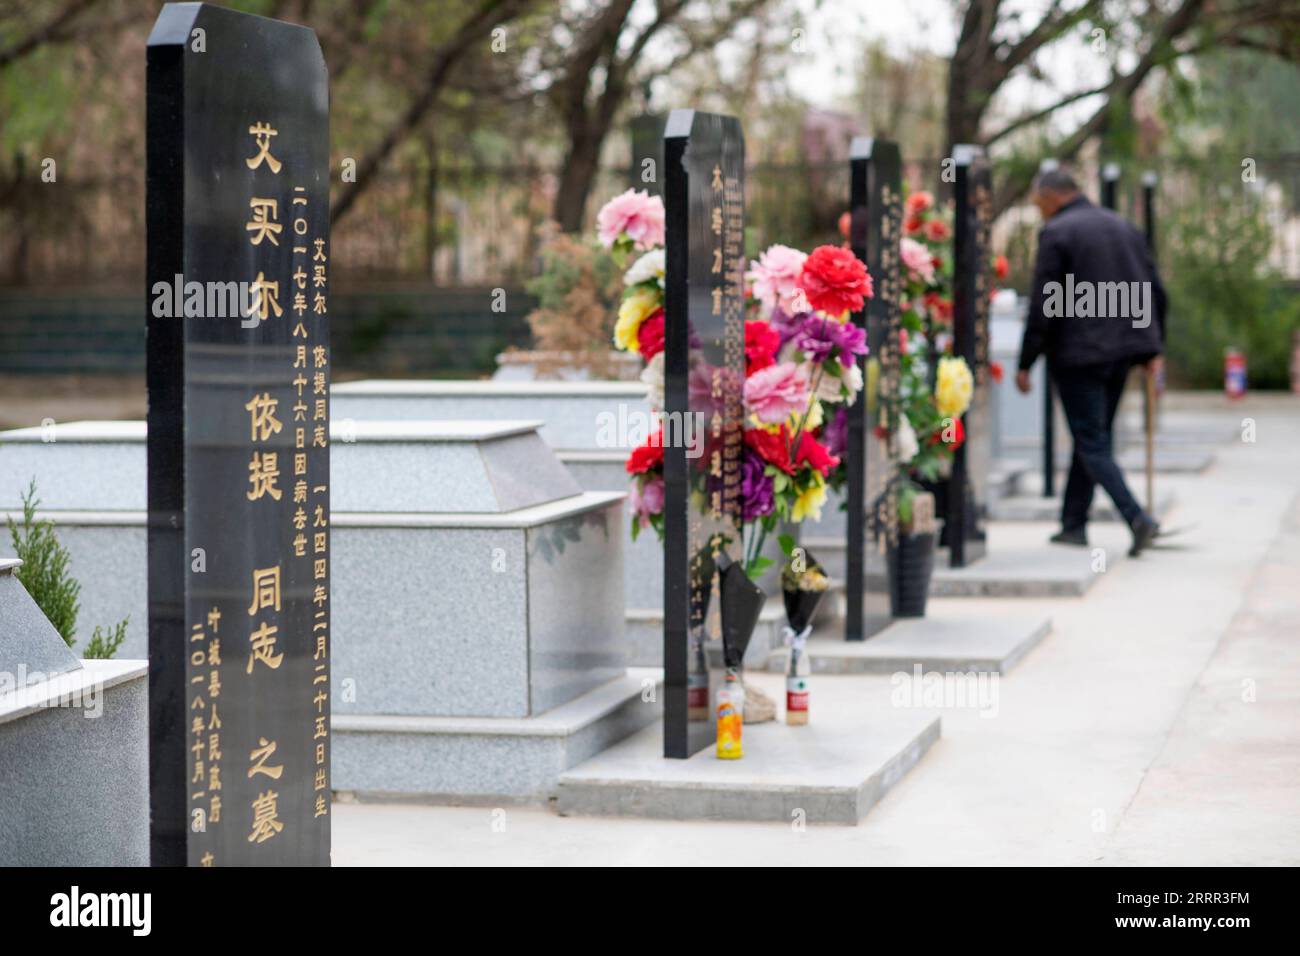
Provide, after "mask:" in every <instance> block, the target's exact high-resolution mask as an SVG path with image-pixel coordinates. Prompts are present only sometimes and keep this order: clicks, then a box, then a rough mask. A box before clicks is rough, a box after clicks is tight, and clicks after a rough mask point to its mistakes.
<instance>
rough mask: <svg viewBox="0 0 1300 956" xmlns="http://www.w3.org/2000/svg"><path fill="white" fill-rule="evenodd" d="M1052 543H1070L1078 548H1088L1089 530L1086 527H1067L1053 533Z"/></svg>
mask: <svg viewBox="0 0 1300 956" xmlns="http://www.w3.org/2000/svg"><path fill="white" fill-rule="evenodd" d="M1051 541H1052V544H1070V545H1074V546H1075V547H1076V548H1086V547H1087V546H1088V531H1087V529H1086V528H1065V529H1063V530H1061V531H1058V532H1057V533H1056V534H1054V535H1052V538H1051Z"/></svg>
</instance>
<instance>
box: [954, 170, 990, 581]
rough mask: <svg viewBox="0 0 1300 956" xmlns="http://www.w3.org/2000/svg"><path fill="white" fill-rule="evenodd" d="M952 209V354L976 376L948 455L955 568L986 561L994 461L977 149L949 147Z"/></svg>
mask: <svg viewBox="0 0 1300 956" xmlns="http://www.w3.org/2000/svg"><path fill="white" fill-rule="evenodd" d="M953 171H954V173H955V176H956V180H955V183H954V186H953V200H954V204H955V206H956V217H955V220H954V226H953V229H954V236H953V273H954V285H953V352H954V354H956V355H957V356H959V357H961V358H963V359H965V360H966V365H967V366H968V367H969V368H970V370H971V372H972V374H973V375H974V378H975V389H974V393H973V394H972V396H971V404H970V408H968V409H967V411H966V414H965V416H963V422H964V425H965V431H966V440H965V441H964V442H963V443H962V444H961V445H960V446H959V447H958V448H957V450H956V452H955V453H954V454H953V462H952V477H951V479H950V480H949V486H948V513H947V515H946V517H945V528H944V535H945V537H946V539H947V542H948V545H949V548H950V552H949V553H950V563H951V564H952V566H953V567H955V568H960V567H965V566H966V565H967V564H969V563H971V562H972V561H975V560H977V559H979V558H981V557H983V556H984V553H985V533H984V506H985V485H986V483H987V481H988V473H989V468H990V465H991V458H992V425H993V422H992V414H993V411H992V402H991V400H990V399H991V396H990V395H989V386H990V384H991V383H990V380H989V261H988V259H989V250H990V241H989V233H990V229H991V226H992V208H993V196H992V179H991V174H990V170H989V164H988V160H987V159H986V158H985V157H984V153H983V150H982V149H980V148H979V147H977V146H962V145H959V146H955V147H953Z"/></svg>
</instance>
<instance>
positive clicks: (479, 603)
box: [0, 420, 656, 797]
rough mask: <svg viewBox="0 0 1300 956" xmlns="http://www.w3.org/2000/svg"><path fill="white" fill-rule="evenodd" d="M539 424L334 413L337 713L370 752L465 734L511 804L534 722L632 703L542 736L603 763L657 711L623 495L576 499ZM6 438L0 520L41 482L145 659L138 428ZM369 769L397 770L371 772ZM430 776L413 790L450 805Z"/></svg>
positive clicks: (379, 785) (352, 767)
mask: <svg viewBox="0 0 1300 956" xmlns="http://www.w3.org/2000/svg"><path fill="white" fill-rule="evenodd" d="M538 424H539V423H537V422H518V421H513V422H512V421H505V420H503V421H497V422H396V423H393V422H372V421H353V422H347V421H344V422H337V421H336V422H335V424H334V427H333V429H332V432H331V435H332V439H333V442H332V444H333V449H332V455H331V457H332V465H333V469H332V478H331V486H332V491H333V496H332V497H333V510H332V512H331V514H330V528H331V551H332V553H333V561H332V564H333V571H334V575H333V582H332V583H333V588H332V594H331V601H332V603H333V620H332V630H333V632H334V635H335V640H334V642H333V647H332V655H331V656H332V665H333V672H334V677H335V682H336V692H335V693H334V694H332V695H331V708H332V710H333V712H334V715H335V716H336V717H347V718H348V719H351V718H354V717H355V718H357V719H358V720H361V723H362V725H364V726H365V727H366V728H367V729H368V730H370V731H373V733H374V739H375V740H377V741H379V742H381V743H382V744H383V745H384V746H377V749H376V754H377V755H382V754H383V753H386V752H389V751H391V750H392V749H393V748H394V747H397V748H399V749H400V747H401V746H407V749H408V750H409V749H410V747H409V745H408V744H409V742H408V744H401V743H400V741H402V740H404V739H405V738H404V737H403V736H402V734H401V733H397V734H396V735H394V732H392V731H390V730H388V728H392V727H401V728H407V729H409V727H410V726H413V725H417V726H419V727H421V728H422V729H421V730H420V731H419V732H420V733H421V734H423V736H420V737H416V738H414V739H416V740H419V741H422V742H423V743H424V744H428V742H429V741H431V740H436V741H438V746H440V747H444V746H450V745H447V744H446V741H447V740H448V739H452V738H455V740H456V741H457V743H456V744H455V745H454V747H453V750H455V749H456V748H459V749H458V750H457V751H456V752H457V753H461V754H464V753H469V752H474V753H477V755H478V756H477V758H475V761H474V762H475V764H476V766H477V767H478V768H479V775H478V777H477V779H478V780H479V781H480V782H481V781H482V780H483V779H489V778H491V775H492V774H494V773H495V774H497V777H496V778H495V779H496V780H497V781H498V782H500V783H501V785H502V786H503V787H504V788H505V789H504V790H502V791H499V795H501V796H511V795H515V794H517V793H518V792H519V785H518V784H517V783H515V782H512V774H513V773H514V771H512V770H510V765H511V761H512V760H514V759H515V758H514V757H513V756H511V748H512V747H515V746H516V745H518V746H521V747H524V748H525V749H527V747H528V746H533V747H534V749H536V748H535V745H536V739H535V738H537V737H538V735H537V734H535V733H532V732H531V731H530V730H529V729H528V728H529V727H532V726H534V725H533V724H532V723H531V722H533V721H542V723H541V724H538V725H536V726H538V727H542V728H545V727H547V726H552V725H554V724H555V718H554V717H553V716H552V715H553V714H554V713H555V712H556V711H557V710H558V709H560V708H563V707H565V706H568V705H570V704H574V703H575V702H576V701H582V700H585V701H588V702H591V701H595V702H596V704H599V703H600V702H601V701H603V700H604V699H605V698H606V697H608V696H609V695H610V694H611V693H614V694H616V695H617V694H622V696H621V697H620V698H619V701H618V706H613V705H610V706H604V705H601V706H595V705H592V706H595V709H594V710H591V709H590V708H589V709H588V710H587V711H584V713H586V714H587V717H585V718H583V719H582V720H578V721H576V722H574V721H570V723H571V724H572V726H573V728H574V729H572V730H569V731H565V732H564V733H559V732H558V731H557V732H553V733H550V734H549V737H550V738H551V739H552V744H554V741H555V740H561V741H563V746H561V747H560V751H561V752H567V751H568V750H570V749H572V748H571V747H570V744H573V748H576V749H573V752H574V753H575V754H576V756H575V757H574V758H573V759H575V760H576V759H580V758H581V757H583V756H586V755H587V754H588V753H590V752H594V751H583V750H582V749H581V744H580V741H583V740H595V741H599V742H608V741H611V740H617V739H619V738H621V737H622V736H625V735H626V734H628V733H631V732H632V731H634V730H636V729H638V728H640V727H642V726H645V724H647V723H649V722H651V721H654V720H655V719H656V715H655V714H654V713H653V712H652V711H651V709H650V708H647V707H641V706H636V707H632V706H624V705H630V704H631V703H634V702H636V701H639V694H640V687H641V682H640V681H637V682H635V686H632V685H627V683H626V680H625V678H626V677H627V675H628V673H629V672H628V670H627V665H628V658H629V654H628V644H627V639H626V636H625V632H624V601H623V591H622V589H623V553H624V542H625V535H626V528H625V527H624V526H623V523H622V501H623V498H624V494H623V493H622V492H596V491H583V490H582V489H581V487H580V486H579V485H578V484H577V482H576V481H575V480H574V479H573V477H572V475H570V474H569V473H568V471H567V470H566V469H565V468H564V466H563V465H562V464H561V463H560V462H559V461H558V460H557V458H556V457H555V454H554V452H553V451H552V450H551V449H550V448H549V447H548V446H547V445H546V444H545V442H543V441H542V440H541V439H540V437H539V436H538V434H537V428H538ZM36 431H37V432H39V430H36ZM14 434H15V433H13V432H9V433H5V434H4V436H3V437H0V442H4V443H5V444H4V447H3V449H0V511H8V513H9V514H12V513H13V511H14V510H15V508H16V506H17V494H18V491H19V490H20V488H21V487H24V486H25V485H26V481H27V478H28V477H30V475H31V474H33V473H34V474H36V475H37V477H38V484H39V493H40V495H41V497H42V499H43V503H42V508H41V517H43V518H49V519H50V520H52V521H53V522H54V523H55V525H56V527H57V529H58V534H59V536H60V539H61V540H62V541H63V542H64V544H65V546H66V547H67V548H68V549H69V551H70V552H71V554H72V560H71V564H72V570H73V573H74V574H77V575H79V576H80V577H81V580H82V582H83V594H82V606H83V615H84V618H85V619H86V620H87V621H93V622H100V621H103V622H108V621H110V620H119V619H120V618H121V617H123V616H127V615H129V616H130V618H131V624H130V626H129V627H128V636H127V643H126V646H124V648H123V653H124V654H126V655H135V656H140V657H143V656H145V655H146V654H147V641H146V634H147V626H146V622H147V605H146V600H147V588H146V534H145V529H146V520H147V516H146V514H145V512H144V510H143V509H144V500H143V496H144V490H145V486H144V477H143V474H144V471H143V466H144V460H145V426H144V424H143V423H139V422H135V423H99V422H92V423H73V424H70V425H63V426H58V427H57V428H56V431H55V442H54V443H46V442H42V441H41V440H40V438H41V436H40V435H39V434H33V431H32V430H25V432H24V433H22V434H19V435H18V440H16V441H10V440H9V439H10V437H11V436H13V435H14ZM104 459H107V460H108V461H109V462H116V463H117V465H119V466H122V467H125V468H128V469H137V468H138V471H139V480H138V482H131V483H128V484H126V485H115V486H113V487H111V488H102V487H97V485H98V484H99V483H98V482H96V481H95V480H93V479H94V476H95V475H96V474H98V472H97V471H96V468H97V463H98V462H100V461H101V460H104ZM69 467H71V468H74V469H76V470H75V471H73V472H71V473H65V472H63V471H61V469H65V468H69ZM24 475H26V476H27V477H22V476H24ZM73 475H75V476H76V478H75V480H74V479H73V477H72V476H73ZM88 476H89V479H90V480H88ZM47 493H48V496H49V497H50V498H52V499H53V503H54V504H57V505H58V506H63V507H66V506H68V505H72V504H74V503H82V502H88V504H82V505H81V508H80V509H79V510H59V509H58V508H55V509H54V510H50V505H51V502H50V501H48V500H45V499H46V498H47ZM620 682H622V683H620ZM620 688H622V689H621V690H620ZM592 694H596V697H594V698H593V697H591V696H590V695H592ZM602 695H604V696H602ZM463 721H469V722H470V724H471V725H474V722H475V721H479V722H480V724H478V725H474V726H477V727H478V730H477V731H475V732H474V733H468V734H461V733H460V731H461V730H463V729H464V727H465V726H466V725H465V724H464V723H463ZM412 722H414V724H412ZM458 722H459V723H458ZM482 722H486V723H482ZM487 726H490V727H492V728H494V729H492V730H491V731H490V732H488V731H486V730H484V729H483V728H484V727H487ZM566 726H568V725H566ZM375 727H378V728H381V729H380V730H374V728H375ZM431 727H432V728H435V729H436V730H437V732H436V733H435V732H434V731H431V730H429V728H431ZM448 727H451V728H453V731H454V732H453V731H448V730H447V728H448ZM344 732H354V731H348V730H347V729H346V724H345V730H344ZM403 732H405V731H403ZM458 734H459V736H457V735H458ZM541 736H543V737H545V736H547V734H542V735H541ZM524 738H527V740H524ZM565 738H572V740H565ZM521 740H523V741H524V742H523V743H520V741H521ZM573 741H579V743H573ZM602 745H603V743H602ZM592 746H595V745H594V744H593V745H592ZM385 747H388V750H385ZM416 749H417V750H418V749H419V748H416ZM555 750H556V746H551V751H552V752H554V751H555ZM345 753H346V751H345ZM534 758H535V762H534V766H538V767H540V766H546V767H550V768H551V771H550V772H551V775H552V778H553V776H554V773H555V772H558V770H559V769H563V767H564V766H567V765H568V764H567V763H564V762H563V761H559V762H557V760H556V759H555V758H554V753H552V756H551V757H547V758H545V759H543V758H541V757H537V756H536V755H535V754H534V757H531V758H529V759H534ZM345 766H347V767H348V768H349V770H348V773H349V774H350V776H346V777H344V778H342V779H344V780H348V781H351V782H350V783H348V784H347V786H348V788H350V789H357V790H363V791H373V792H378V793H388V792H395V793H405V792H407V791H408V789H409V788H408V784H410V785H415V784H420V778H419V777H418V775H417V776H416V777H412V776H411V774H412V773H413V771H412V770H411V769H410V768H405V767H403V765H402V763H401V761H400V760H391V761H387V760H385V759H381V756H376V757H375V759H373V760H366V761H360V762H358V761H353V762H352V763H350V764H345ZM368 771H373V772H375V773H392V774H393V778H392V779H391V780H390V779H386V778H383V777H375V778H367V777H365V776H359V775H362V774H364V773H365V772H368ZM466 779H470V778H469V777H467V778H466ZM521 779H523V778H521ZM434 783H436V781H431V780H425V781H424V784H427V786H425V785H424V784H421V785H420V790H419V792H420V793H424V794H427V795H431V796H434V797H436V796H437V795H438V794H440V793H444V792H445V793H446V794H447V795H449V796H457V795H456V794H452V792H451V791H450V790H445V791H444V789H443V788H441V787H436V788H433V789H429V788H430V787H433V784H434ZM529 786H531V785H529ZM525 789H528V788H525ZM529 792H530V793H531V792H533V791H532V790H529ZM491 793H492V791H490V790H485V791H483V792H482V795H483V796H485V797H486V796H489V795H490V794H491Z"/></svg>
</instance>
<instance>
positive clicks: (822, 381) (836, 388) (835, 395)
mask: <svg viewBox="0 0 1300 956" xmlns="http://www.w3.org/2000/svg"><path fill="white" fill-rule="evenodd" d="M838 366H839V363H838V362H827V363H826V364H825V365H823V366H822V371H821V375H820V376H818V377H817V397H818V398H819V399H820V400H821V401H823V402H838V401H840V400H841V399H842V398H843V396H844V393H843V391H842V388H843V386H842V385H841V384H840V377H839V376H838V375H834V374H832V373H831V371H830V370H831V369H832V368H834V367H838ZM809 374H810V375H814V376H816V375H817V372H816V371H815V370H811V371H810V372H809Z"/></svg>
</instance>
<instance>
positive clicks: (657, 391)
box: [641, 352, 664, 409]
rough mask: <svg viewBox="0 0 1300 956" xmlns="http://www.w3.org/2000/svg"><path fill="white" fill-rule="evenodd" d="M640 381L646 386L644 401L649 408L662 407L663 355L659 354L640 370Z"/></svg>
mask: <svg viewBox="0 0 1300 956" xmlns="http://www.w3.org/2000/svg"><path fill="white" fill-rule="evenodd" d="M641 381H642V382H644V383H645V385H646V401H648V402H649V403H650V407H651V408H659V409H661V408H663V407H664V353H663V352H660V353H659V354H658V355H656V356H655V357H654V358H652V359H651V360H650V361H649V362H647V363H646V367H645V368H644V369H642V370H641Z"/></svg>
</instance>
